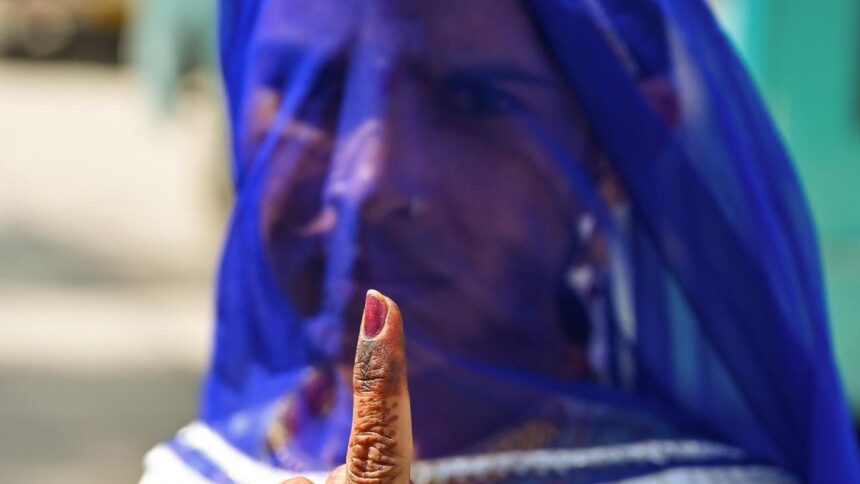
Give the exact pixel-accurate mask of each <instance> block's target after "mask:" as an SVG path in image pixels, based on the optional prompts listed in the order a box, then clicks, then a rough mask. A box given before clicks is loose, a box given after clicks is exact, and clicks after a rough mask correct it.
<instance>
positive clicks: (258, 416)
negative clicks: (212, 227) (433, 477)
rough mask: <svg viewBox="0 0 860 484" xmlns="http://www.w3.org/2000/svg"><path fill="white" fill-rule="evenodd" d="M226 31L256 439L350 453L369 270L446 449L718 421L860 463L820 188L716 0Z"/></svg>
mask: <svg viewBox="0 0 860 484" xmlns="http://www.w3.org/2000/svg"><path fill="white" fill-rule="evenodd" d="M220 46H221V55H222V67H223V75H224V79H225V89H226V94H227V98H228V101H229V114H230V119H231V122H232V127H233V129H232V132H231V134H232V146H233V174H234V181H235V192H236V205H235V210H234V213H233V215H232V219H231V222H230V228H229V231H228V235H227V239H226V243H225V247H224V255H223V260H222V265H221V270H220V276H219V279H218V286H217V326H216V336H215V343H214V353H213V356H212V365H211V369H210V371H209V374H208V377H207V379H206V382H205V387H204V391H203V395H202V409H201V416H200V418H201V420H202V421H203V422H205V423H206V424H207V425H208V426H210V427H211V428H212V429H214V431H215V432H216V433H218V434H219V435H220V436H221V437H223V438H224V439H225V440H226V441H227V442H229V443H230V444H231V445H232V446H234V447H235V448H237V449H239V450H241V451H242V452H243V453H244V454H246V455H248V456H251V457H253V458H254V459H257V460H261V461H265V462H267V463H268V464H271V465H273V466H275V467H278V468H284V469H290V470H295V471H304V470H308V469H311V470H314V469H319V470H323V469H329V468H331V467H334V466H335V465H337V464H339V463H341V462H342V460H343V456H344V452H345V446H346V442H347V437H348V434H349V424H350V422H349V420H350V417H351V411H350V408H351V407H350V405H351V400H350V398H351V396H350V392H349V385H348V381H347V380H348V377H347V376H344V375H345V373H344V371H343V368H344V367H348V366H349V364H350V363H351V362H352V359H353V355H352V351H354V340H355V335H356V334H357V327H358V322H359V319H358V317H359V316H358V315H360V306H358V307H356V304H357V303H356V300H358V301H363V294H364V291H365V290H367V289H368V288H370V287H371V286H372V287H374V288H376V289H379V290H381V291H383V292H385V293H386V294H388V295H389V296H391V297H392V298H394V299H395V300H396V301H397V302H398V304H400V306H401V308H402V310H403V314H404V318H405V325H406V338H407V354H408V358H409V386H410V391H411V394H412V400H413V403H412V406H413V421H414V425H415V429H414V435H415V441H416V444H415V446H416V451H417V453H418V454H419V457H421V458H440V457H445V456H450V455H455V454H469V453H473V452H488V451H492V450H498V449H511V448H516V449H519V448H533V447H553V448H588V447H594V446H601V445H608V444H618V443H631V442H640V441H644V440H648V441H651V440H654V439H687V438H696V439H698V438H702V439H708V440H711V441H716V442H720V443H723V444H726V445H730V446H733V447H735V448H737V449H741V450H742V451H743V453H744V455H745V456H746V457H745V458H746V459H749V460H750V461H754V462H761V463H767V464H770V465H773V466H776V467H779V468H782V469H784V470H786V471H788V472H790V473H792V474H794V475H796V476H797V477H799V478H801V479H803V480H805V481H809V482H860V464H858V452H857V448H856V444H855V443H854V440H853V436H852V434H851V430H850V428H851V427H850V423H849V417H848V413H847V409H846V405H845V401H844V397H843V393H842V390H841V387H840V384H839V380H838V377H837V374H836V370H835V366H834V362H833V357H832V351H831V346H830V342H829V335H828V327H827V325H828V322H827V314H826V308H825V305H824V299H823V294H822V280H821V269H820V266H819V259H818V248H817V245H816V239H815V232H814V228H813V226H812V222H811V220H810V215H809V212H808V209H807V206H806V202H805V200H804V197H803V194H802V191H801V188H800V185H799V183H798V180H797V178H796V175H795V173H794V170H793V168H792V166H791V163H790V160H789V158H788V156H787V155H786V153H785V151H784V149H783V147H782V143H781V141H780V140H779V137H778V135H777V134H776V133H775V131H774V128H773V125H772V123H771V121H770V119H769V117H768V115H767V113H766V112H765V110H764V109H763V107H762V104H761V102H760V100H759V97H758V95H757V94H756V92H755V89H754V87H753V86H752V84H751V82H750V80H749V78H748V76H747V75H746V73H745V72H744V70H743V68H742V67H741V65H740V64H739V62H738V60H737V58H736V56H735V54H734V53H733V52H732V51H731V48H730V47H729V45H728V43H727V41H726V39H725V37H724V35H723V34H722V32H721V31H720V30H719V28H718V26H717V25H716V24H715V21H714V19H713V17H712V16H711V13H710V12H709V11H708V9H707V7H706V6H705V5H704V3H703V2H702V0H524V1H515V0H498V1H495V2H486V1H483V0H473V1H471V2H465V3H464V2H462V1H460V2H457V1H453V2H449V1H442V0H433V1H430V0H426V1H423V0H372V1H371V0H364V1H360V0H241V1H240V0H222V2H221V36H220ZM509 428H514V429H523V428H525V429H531V430H528V431H523V432H525V433H523V432H519V433H516V432H514V434H513V435H515V436H514V437H511V435H512V434H511V432H508V430H509ZM506 432H507V433H506ZM529 432H531V433H529ZM522 435H527V436H528V437H522ZM505 436H507V437H505ZM517 436H519V437H517ZM503 437H504V438H503ZM500 442H501V443H500ZM594 477H595V479H596V478H597V477H600V478H607V477H612V476H607V475H602V476H594ZM615 477H617V476H615Z"/></svg>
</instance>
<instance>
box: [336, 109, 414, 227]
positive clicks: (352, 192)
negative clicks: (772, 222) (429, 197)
mask: <svg viewBox="0 0 860 484" xmlns="http://www.w3.org/2000/svg"><path fill="white" fill-rule="evenodd" d="M389 136H390V130H389V129H387V127H386V125H385V122H384V121H380V120H378V119H375V120H368V121H365V122H364V123H362V125H361V126H359V127H358V128H357V129H356V130H355V131H354V132H353V134H352V135H350V137H349V140H348V141H347V143H346V145H345V146H344V149H343V151H342V154H341V155H340V156H337V155H336V159H338V160H340V161H341V162H342V166H340V167H335V170H339V171H342V178H341V182H339V183H336V184H335V186H334V188H333V190H332V193H331V194H332V195H333V198H332V199H333V200H334V199H351V200H353V201H354V202H355V204H356V205H355V206H356V207H357V208H358V211H359V213H358V215H359V217H360V219H361V221H362V222H363V223H370V224H378V223H381V222H383V221H386V220H389V219H391V218H399V217H404V216H409V215H410V214H412V212H413V211H414V209H415V206H414V205H415V203H413V202H414V200H415V197H414V196H412V195H411V194H410V191H411V189H412V188H413V187H415V186H416V183H415V182H416V181H415V180H412V179H410V176H409V171H410V170H409V169H408V168H409V167H406V166H403V165H402V164H401V161H402V160H400V159H399V157H396V156H395V155H394V153H393V151H392V145H393V144H392V143H391V142H390V140H389Z"/></svg>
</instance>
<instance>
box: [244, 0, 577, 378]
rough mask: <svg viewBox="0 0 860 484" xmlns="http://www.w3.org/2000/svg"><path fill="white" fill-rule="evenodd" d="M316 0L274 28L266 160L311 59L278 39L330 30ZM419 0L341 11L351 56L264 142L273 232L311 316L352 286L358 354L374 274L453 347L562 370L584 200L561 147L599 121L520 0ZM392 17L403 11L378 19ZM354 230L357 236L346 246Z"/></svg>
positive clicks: (258, 97) (413, 328) (333, 61)
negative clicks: (351, 19)
mask: <svg viewBox="0 0 860 484" xmlns="http://www.w3.org/2000/svg"><path fill="white" fill-rule="evenodd" d="M315 1H316V2H317V3H316V4H315V5H317V7H315V8H322V10H324V8H323V7H320V5H321V4H326V3H328V2H320V0H315ZM311 3H312V2H309V3H306V2H302V1H292V2H283V3H281V4H276V5H279V6H278V7H276V8H274V9H275V10H278V12H276V13H277V14H278V15H284V16H285V17H284V18H290V19H292V20H291V21H290V22H289V26H290V27H289V28H283V29H280V30H279V31H278V32H277V35H276V36H275V37H273V38H272V39H269V40H268V41H261V42H260V45H264V46H266V49H268V50H262V51H261V52H262V54H261V56H260V57H259V59H261V60H260V64H261V66H263V67H261V68H260V71H259V72H261V73H260V74H259V75H258V78H259V79H263V80H264V81H265V82H264V83H263V84H260V85H258V86H255V88H254V90H253V91H252V92H251V93H250V94H249V96H248V98H247V100H248V103H249V106H248V109H247V113H248V118H247V122H246V123H245V125H246V126H248V129H247V133H246V135H247V139H246V142H247V144H246V145H245V146H246V147H247V149H246V150H245V155H246V159H247V160H248V161H247V163H249V164H251V163H254V161H253V160H254V158H255V157H258V156H260V155H259V152H260V150H261V149H265V146H266V142H265V139H266V137H267V136H270V131H271V130H272V129H273V126H277V125H278V121H277V113H278V111H279V110H280V109H282V108H283V103H285V102H287V99H288V98H289V95H287V96H285V95H284V93H285V92H286V93H290V92H291V90H292V89H293V88H294V86H295V85H296V84H297V83H298V81H297V80H296V79H295V77H296V76H299V75H300V68H299V67H296V66H297V65H298V64H299V63H297V62H293V61H290V62H284V61H282V60H278V61H273V60H271V59H272V57H269V58H268V59H269V60H268V61H267V60H266V59H267V57H266V55H270V56H271V55H272V54H271V53H272V52H287V51H302V49H307V48H308V47H309V44H313V43H314V41H313V40H309V39H313V36H312V35H309V33H308V32H310V30H311V29H310V27H303V25H305V26H306V25H309V23H312V21H313V19H312V18H309V16H310V15H312V13H311V12H309V9H310V8H311V7H309V5H311ZM389 3H392V4H393V3H395V2H389ZM406 3H407V2H399V4H398V8H396V9H395V8H389V9H387V10H384V8H385V3H384V2H378V3H377V5H378V6H380V9H379V10H378V11H375V12H373V13H366V12H365V13H366V14H365V15H356V16H355V19H356V20H355V23H354V24H351V25H340V26H338V27H337V28H342V29H343V32H344V33H345V34H344V38H347V39H348V40H347V41H345V42H343V43H342V44H341V47H342V50H341V51H340V54H337V53H335V54H329V55H328V57H327V59H328V64H327V66H326V67H325V69H324V73H325V74H324V75H323V76H322V77H321V78H317V80H316V81H315V83H313V84H312V85H311V86H310V89H309V92H308V93H306V94H305V95H303V97H302V99H303V100H302V102H301V104H300V106H299V107H298V109H297V111H296V114H295V115H294V116H292V117H291V118H290V119H289V120H287V121H286V122H285V123H283V125H282V127H279V128H278V132H277V134H276V136H275V137H274V145H273V146H272V148H271V151H270V152H269V153H268V154H265V155H263V156H262V157H261V158H262V159H264V160H265V162H266V163H268V168H267V170H268V173H267V177H266V180H267V181H266V188H265V191H264V202H263V205H262V208H261V210H262V220H263V225H262V230H263V238H264V241H265V243H266V245H267V249H268V254H269V256H270V258H271V261H272V263H273V265H274V267H275V270H276V273H277V275H278V279H279V282H280V284H281V286H282V289H283V290H284V291H285V293H286V296H287V297H288V298H289V299H290V300H291V301H292V302H293V304H294V306H295V307H296V308H297V310H298V311H299V313H300V315H301V316H302V317H306V318H311V317H314V316H317V315H318V314H319V313H320V312H322V311H325V310H326V307H327V304H326V301H328V300H329V299H331V298H345V300H346V301H348V303H347V304H346V306H345V307H344V308H343V311H344V312H343V314H341V315H340V317H342V318H343V321H345V322H346V323H345V327H346V328H347V331H345V334H344V335H343V341H344V345H343V348H344V353H345V356H344V361H348V362H351V361H352V355H351V351H352V350H353V348H354V341H355V335H356V334H357V331H358V321H359V320H360V308H361V304H362V303H363V301H364V292H365V291H366V290H367V289H368V288H375V289H378V290H380V291H382V292H384V293H386V294H387V295H389V296H391V297H392V298H393V299H394V300H396V301H397V302H398V304H399V305H400V307H401V308H402V311H403V314H404V316H405V318H406V320H407V325H408V329H407V333H409V334H410V335H411V336H415V337H418V338H421V339H422V340H423V341H426V342H429V343H430V344H433V345H438V346H441V347H442V348H444V349H445V351H446V352H448V353H450V354H453V355H457V356H466V357H470V358H475V359H478V360H481V361H484V362H488V363H492V364H498V365H502V366H505V367H510V368H516V369H521V370H526V371H535V372H540V373H543V374H549V375H558V374H560V373H563V372H564V371H565V370H566V364H567V362H568V361H569V359H570V356H571V351H573V349H572V348H571V346H572V345H571V341H570V338H568V337H566V336H565V334H566V332H565V329H564V328H563V327H562V322H561V315H560V308H559V303H558V295H559V292H560V290H561V287H562V281H563V279H564V274H565V272H566V270H567V268H568V267H569V266H570V263H571V259H572V257H573V256H574V254H575V253H576V252H577V250H578V249H577V244H579V242H578V239H577V238H576V235H575V234H576V230H574V228H575V227H576V224H577V222H578V220H579V218H580V216H581V214H582V212H583V209H582V207H581V206H580V205H579V204H578V202H577V198H576V196H575V194H574V193H573V192H572V189H571V187H570V186H569V185H568V184H567V183H566V182H565V177H564V176H563V175H562V171H561V170H560V169H559V163H571V162H573V161H572V160H573V159H574V158H576V159H582V157H583V156H584V154H585V153H586V151H587V146H586V140H587V134H586V131H587V127H586V126H585V124H584V122H583V121H582V117H581V115H579V114H578V113H579V110H578V107H577V106H576V103H575V100H574V99H573V97H572V95H571V93H570V92H569V91H568V90H567V89H566V88H565V86H564V85H563V83H562V82H561V79H560V78H559V76H558V75H557V73H556V72H555V70H554V68H553V66H552V64H551V62H550V60H549V59H548V58H547V56H546V54H545V53H544V51H543V49H542V48H541V46H540V44H539V40H538V38H537V36H536V35H535V33H534V31H533V30H532V27H531V25H530V24H529V21H528V17H527V16H526V15H525V13H524V12H523V11H521V7H520V6H519V3H518V2H515V1H499V0H473V1H470V2H462V1H459V0H433V1H417V2H408V6H406ZM303 4H304V5H303ZM383 16H384V17H385V18H386V19H388V20H390V19H391V16H396V17H397V18H398V20H399V22H385V23H384V25H385V27H379V28H376V27H375V21H376V20H378V19H379V18H382V17H383ZM317 23H319V22H317ZM382 24H383V23H382V22H380V25H382ZM391 25H396V27H395V28H396V30H395V28H392V27H390V26H391ZM346 32H348V33H346ZM264 35H265V34H264ZM326 35H327V36H329V37H332V38H333V37H336V35H335V34H333V33H332V30H331V28H329V29H328V30H326ZM335 43H336V42H335ZM392 47H396V48H392ZM362 48H364V50H363V51H362ZM374 49H378V55H377V56H375V55H374V52H377V51H375V50H374ZM266 52H268V53H269V54H266ZM356 52H362V53H361V54H356ZM279 55H280V54H277V55H275V57H278V56H279ZM305 55H307V54H305ZM375 59H378V62H375V61H374V60H375ZM376 64H378V65H376ZM285 66H289V67H285ZM285 85H286V86H288V88H287V89H286V90H285V89H284V86H285ZM290 86H293V87H290ZM538 133H539V134H538ZM547 139H552V140H553V143H556V145H555V146H554V147H553V148H552V149H549V147H548V145H547V143H546V140H547ZM559 150H560V151H562V152H564V153H566V156H567V157H568V158H566V159H559V158H558V153H559ZM342 234H349V236H348V239H349V240H351V241H352V242H353V243H354V246H353V247H354V250H353V251H348V252H350V253H348V254H344V253H339V254H335V253H334V252H333V251H332V250H331V249H330V248H329V247H330V244H331V240H333V239H335V238H338V237H341V236H342ZM335 266H342V267H340V268H337V267H335ZM333 292H336V293H337V294H333ZM352 322H354V323H355V324H351V323H352ZM583 324H584V322H583ZM535 355H540V356H538V357H536V356H535ZM410 364H411V365H412V364H413V361H412V360H410ZM427 364H428V365H430V364H431V363H429V362H427ZM418 368H420V363H419V367H418ZM417 371H420V369H417Z"/></svg>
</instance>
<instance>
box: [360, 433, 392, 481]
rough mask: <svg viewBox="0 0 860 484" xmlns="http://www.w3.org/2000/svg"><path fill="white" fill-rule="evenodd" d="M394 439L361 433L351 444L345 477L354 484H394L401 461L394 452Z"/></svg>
mask: <svg viewBox="0 0 860 484" xmlns="http://www.w3.org/2000/svg"><path fill="white" fill-rule="evenodd" d="M394 447H395V446H394V439H391V438H390V437H386V436H385V435H383V434H381V433H378V432H363V433H362V434H360V435H357V436H356V437H355V439H354V440H353V443H352V448H351V451H352V453H351V454H350V459H349V462H347V477H348V481H349V482H354V483H368V484H369V483H383V482H394V481H395V479H396V478H397V477H398V476H399V474H400V468H401V466H400V462H401V461H402V459H401V458H400V456H399V455H397V453H396V452H395V450H394Z"/></svg>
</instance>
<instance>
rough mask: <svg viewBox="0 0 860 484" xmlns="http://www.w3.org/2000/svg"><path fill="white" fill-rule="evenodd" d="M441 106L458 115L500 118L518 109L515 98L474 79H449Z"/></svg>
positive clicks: (442, 95) (441, 93) (445, 84)
mask: <svg viewBox="0 0 860 484" xmlns="http://www.w3.org/2000/svg"><path fill="white" fill-rule="evenodd" d="M440 97H441V99H440V100H439V101H440V104H442V105H443V106H445V107H447V108H449V109H451V110H452V111H454V112H457V113H463V114H470V115H475V116H499V115H502V114H507V113H510V112H511V111H513V110H514V109H516V107H517V106H518V105H519V103H518V102H517V101H516V99H514V97H513V96H511V95H509V94H507V93H505V92H503V91H501V90H500V89H497V88H495V87H493V86H490V85H488V84H487V83H484V82H481V81H479V80H474V79H458V78H455V79H449V80H447V81H445V82H444V83H443V87H442V89H441V92H440Z"/></svg>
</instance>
